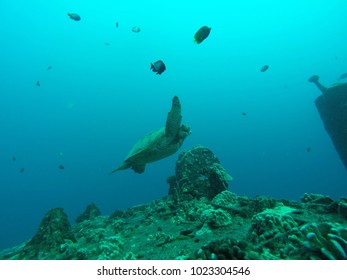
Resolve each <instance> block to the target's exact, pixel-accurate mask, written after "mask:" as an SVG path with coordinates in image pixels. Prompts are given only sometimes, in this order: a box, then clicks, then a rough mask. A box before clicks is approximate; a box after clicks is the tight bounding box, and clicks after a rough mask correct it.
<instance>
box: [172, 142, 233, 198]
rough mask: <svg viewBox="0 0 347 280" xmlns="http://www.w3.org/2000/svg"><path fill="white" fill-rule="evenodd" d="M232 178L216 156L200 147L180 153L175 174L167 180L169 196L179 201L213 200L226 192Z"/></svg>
mask: <svg viewBox="0 0 347 280" xmlns="http://www.w3.org/2000/svg"><path fill="white" fill-rule="evenodd" d="M231 180H232V177H231V176H230V175H229V174H228V173H227V171H226V170H225V169H224V168H223V166H222V165H221V163H220V161H219V160H218V158H217V157H216V155H215V154H214V153H213V152H212V151H211V150H210V149H208V148H206V147H203V146H201V145H198V146H195V147H193V148H192V149H191V150H185V151H183V152H181V153H180V154H179V156H178V159H177V161H176V174H175V176H171V177H169V178H168V179H167V182H168V183H169V185H170V189H169V194H172V195H174V196H177V197H178V198H179V199H180V200H191V199H194V198H201V197H206V198H208V199H210V200H211V199H213V198H214V197H215V196H216V195H217V194H219V193H221V192H222V191H225V190H227V188H228V181H231Z"/></svg>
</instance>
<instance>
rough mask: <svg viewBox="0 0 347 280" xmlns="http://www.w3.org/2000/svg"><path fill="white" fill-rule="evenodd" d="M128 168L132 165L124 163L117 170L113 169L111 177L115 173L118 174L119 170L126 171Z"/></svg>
mask: <svg viewBox="0 0 347 280" xmlns="http://www.w3.org/2000/svg"><path fill="white" fill-rule="evenodd" d="M128 168H130V165H129V164H128V163H123V164H122V165H120V166H118V167H117V168H115V169H113V170H112V171H111V173H110V175H111V174H113V173H115V172H117V171H119V170H124V169H128Z"/></svg>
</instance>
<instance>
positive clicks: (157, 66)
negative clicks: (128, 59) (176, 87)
mask: <svg viewBox="0 0 347 280" xmlns="http://www.w3.org/2000/svg"><path fill="white" fill-rule="evenodd" d="M151 70H152V71H153V72H157V75H161V73H163V72H164V71H165V70H166V66H165V64H164V62H162V61H161V60H158V61H157V62H154V63H151Z"/></svg>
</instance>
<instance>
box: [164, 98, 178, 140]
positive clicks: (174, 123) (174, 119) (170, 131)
mask: <svg viewBox="0 0 347 280" xmlns="http://www.w3.org/2000/svg"><path fill="white" fill-rule="evenodd" d="M181 120H182V115H181V103H180V100H179V99H178V97H177V96H174V98H173V99H172V107H171V110H170V112H169V113H168V114H167V119H166V126H165V134H166V136H167V137H168V138H170V139H172V138H175V137H176V135H177V132H178V131H179V129H180V127H181Z"/></svg>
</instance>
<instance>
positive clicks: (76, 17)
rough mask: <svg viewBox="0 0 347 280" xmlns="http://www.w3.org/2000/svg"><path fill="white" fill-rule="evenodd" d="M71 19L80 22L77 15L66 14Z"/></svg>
mask: <svg viewBox="0 0 347 280" xmlns="http://www.w3.org/2000/svg"><path fill="white" fill-rule="evenodd" d="M67 15H68V16H69V17H70V18H71V19H73V20H75V21H79V20H81V17H80V16H79V15H78V14H74V13H68V14H67Z"/></svg>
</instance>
